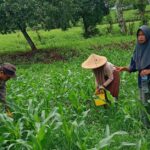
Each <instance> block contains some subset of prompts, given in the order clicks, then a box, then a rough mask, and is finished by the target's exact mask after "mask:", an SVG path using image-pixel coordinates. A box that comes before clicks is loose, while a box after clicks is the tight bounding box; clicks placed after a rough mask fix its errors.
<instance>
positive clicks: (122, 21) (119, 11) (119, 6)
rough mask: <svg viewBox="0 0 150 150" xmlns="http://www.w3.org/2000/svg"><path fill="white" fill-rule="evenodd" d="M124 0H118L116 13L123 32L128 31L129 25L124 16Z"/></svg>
mask: <svg viewBox="0 0 150 150" xmlns="http://www.w3.org/2000/svg"><path fill="white" fill-rule="evenodd" d="M122 4H123V0H117V1H116V13H117V18H118V24H119V27H120V29H121V33H122V34H126V33H127V27H126V22H125V19H124V17H123V5H122Z"/></svg>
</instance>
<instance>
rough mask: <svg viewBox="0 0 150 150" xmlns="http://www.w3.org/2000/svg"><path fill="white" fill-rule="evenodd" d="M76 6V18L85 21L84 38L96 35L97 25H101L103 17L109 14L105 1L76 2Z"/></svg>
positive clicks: (83, 0) (86, 0)
mask: <svg viewBox="0 0 150 150" xmlns="http://www.w3.org/2000/svg"><path fill="white" fill-rule="evenodd" d="M75 6H76V9H75V10H76V12H75V16H78V18H82V20H83V25H84V36H85V37H90V36H92V35H94V34H96V32H97V29H96V25H97V23H100V22H101V21H102V18H103V16H104V15H106V14H108V12H109V11H108V8H107V7H106V5H105V2H104V0H75Z"/></svg>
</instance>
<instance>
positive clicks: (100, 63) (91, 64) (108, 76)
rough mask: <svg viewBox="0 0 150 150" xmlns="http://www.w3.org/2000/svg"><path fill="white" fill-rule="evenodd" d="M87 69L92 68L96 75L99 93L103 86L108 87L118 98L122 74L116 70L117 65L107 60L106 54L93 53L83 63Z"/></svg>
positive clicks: (97, 91)
mask: <svg viewBox="0 0 150 150" xmlns="http://www.w3.org/2000/svg"><path fill="white" fill-rule="evenodd" d="M81 66H82V67H83V68H85V69H91V70H92V71H93V73H94V75H95V79H96V80H95V83H96V93H97V94H98V93H99V91H100V89H101V88H106V89H107V90H108V91H110V93H111V95H112V96H113V97H115V98H116V99H118V95H119V84H120V76H119V72H118V71H116V67H115V66H114V65H113V64H111V63H110V62H108V61H107V58H106V57H104V56H99V55H96V54H91V55H90V56H89V57H88V58H87V60H85V61H84V62H83V63H82V65H81Z"/></svg>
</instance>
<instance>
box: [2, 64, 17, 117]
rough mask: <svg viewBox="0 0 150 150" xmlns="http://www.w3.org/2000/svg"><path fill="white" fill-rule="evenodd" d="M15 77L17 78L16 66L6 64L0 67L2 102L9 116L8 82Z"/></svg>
mask: <svg viewBox="0 0 150 150" xmlns="http://www.w3.org/2000/svg"><path fill="white" fill-rule="evenodd" d="M14 77H16V67H15V66H14V65H12V64H10V63H6V64H3V65H1V66H0V102H1V103H3V105H4V107H5V110H6V112H7V114H8V113H9V107H8V105H7V103H6V82H7V81H8V80H9V79H10V78H14ZM8 115H11V114H8Z"/></svg>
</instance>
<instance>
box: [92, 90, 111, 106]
mask: <svg viewBox="0 0 150 150" xmlns="http://www.w3.org/2000/svg"><path fill="white" fill-rule="evenodd" d="M96 95H97V97H98V98H97V99H94V102H95V105H96V106H106V105H108V104H110V103H111V102H110V101H109V100H108V98H107V92H106V89H104V88H100V89H99V92H98V93H96Z"/></svg>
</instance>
